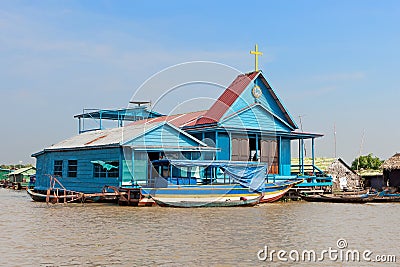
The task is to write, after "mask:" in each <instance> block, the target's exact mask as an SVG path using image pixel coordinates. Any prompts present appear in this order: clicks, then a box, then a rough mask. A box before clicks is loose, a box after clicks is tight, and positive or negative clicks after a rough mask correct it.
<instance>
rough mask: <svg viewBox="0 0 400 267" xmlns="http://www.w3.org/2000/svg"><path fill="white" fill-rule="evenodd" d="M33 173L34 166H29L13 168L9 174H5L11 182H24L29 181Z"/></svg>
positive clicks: (34, 171)
mask: <svg viewBox="0 0 400 267" xmlns="http://www.w3.org/2000/svg"><path fill="white" fill-rule="evenodd" d="M35 173H36V168H35V167H33V166H31V167H25V168H20V169H18V170H14V171H12V172H10V173H9V174H7V176H8V180H10V181H11V182H14V183H26V182H29V178H30V176H31V175H34V174H35Z"/></svg>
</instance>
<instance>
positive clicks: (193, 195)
mask: <svg viewBox="0 0 400 267" xmlns="http://www.w3.org/2000/svg"><path fill="white" fill-rule="evenodd" d="M141 190H142V191H141V194H142V195H143V197H144V198H151V199H153V200H154V201H155V202H156V203H157V204H158V205H159V206H168V207H227V206H230V207H232V206H251V205H256V204H258V203H259V201H260V199H261V198H262V193H259V192H254V191H251V190H249V189H248V188H245V187H242V186H241V185H238V184H230V185H193V186H190V185H188V186H176V185H171V186H169V187H166V188H142V189H141Z"/></svg>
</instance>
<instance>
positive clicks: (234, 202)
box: [153, 196, 262, 208]
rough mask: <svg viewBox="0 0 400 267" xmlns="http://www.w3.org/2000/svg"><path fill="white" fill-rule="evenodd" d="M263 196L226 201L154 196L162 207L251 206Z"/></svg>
mask: <svg viewBox="0 0 400 267" xmlns="http://www.w3.org/2000/svg"><path fill="white" fill-rule="evenodd" d="M261 198H262V196H258V197H257V198H252V199H245V198H242V199H240V200H230V199H226V200H225V201H210V202H204V201H186V200H181V201H173V202H168V201H162V200H160V199H157V198H155V197H153V199H154V201H155V202H156V203H157V205H159V206H161V207H174V208H206V207H207V208H210V207H251V206H255V205H257V204H258V203H259V202H260V199H261Z"/></svg>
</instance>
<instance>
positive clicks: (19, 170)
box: [7, 167, 36, 176]
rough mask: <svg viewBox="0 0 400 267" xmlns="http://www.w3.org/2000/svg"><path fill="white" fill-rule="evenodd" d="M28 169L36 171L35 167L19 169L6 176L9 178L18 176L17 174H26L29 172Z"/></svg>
mask: <svg viewBox="0 0 400 267" xmlns="http://www.w3.org/2000/svg"><path fill="white" fill-rule="evenodd" d="M30 169H35V170H36V168H35V167H26V168H21V169H18V170H15V171H13V172H10V173H9V174H7V175H8V176H11V175H18V174H21V173H24V172H26V171H29V170H30Z"/></svg>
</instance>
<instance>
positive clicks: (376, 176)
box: [358, 169, 387, 191]
mask: <svg viewBox="0 0 400 267" xmlns="http://www.w3.org/2000/svg"><path fill="white" fill-rule="evenodd" d="M358 174H359V175H361V177H362V179H363V183H364V188H374V189H376V190H378V191H381V190H382V187H385V186H387V180H385V179H384V178H383V173H382V169H380V170H359V171H358Z"/></svg>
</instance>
